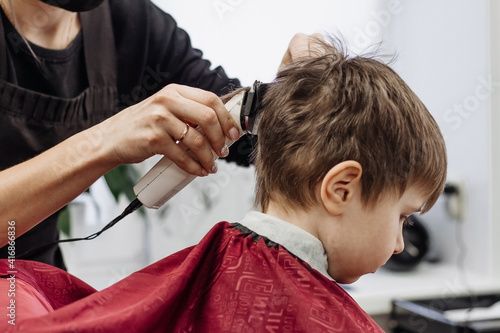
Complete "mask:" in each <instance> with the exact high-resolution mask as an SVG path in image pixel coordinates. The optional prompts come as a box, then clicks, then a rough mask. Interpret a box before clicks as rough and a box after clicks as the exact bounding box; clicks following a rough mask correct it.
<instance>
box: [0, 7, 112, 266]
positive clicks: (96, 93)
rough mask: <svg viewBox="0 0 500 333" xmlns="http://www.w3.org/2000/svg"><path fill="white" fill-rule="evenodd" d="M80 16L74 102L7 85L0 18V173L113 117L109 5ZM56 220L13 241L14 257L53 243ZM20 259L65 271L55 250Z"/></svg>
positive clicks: (3, 254) (2, 251) (4, 254)
mask: <svg viewBox="0 0 500 333" xmlns="http://www.w3.org/2000/svg"><path fill="white" fill-rule="evenodd" d="M79 15H80V20H81V25H82V33H83V47H84V55H85V66H86V69H87V78H88V82H89V87H88V88H87V89H85V90H84V91H83V92H82V93H81V94H79V95H78V96H77V97H75V98H59V97H54V96H49V95H45V94H40V93H38V92H36V91H32V90H27V89H24V88H21V87H18V86H16V85H14V84H11V83H9V82H8V78H9V66H12V63H11V62H10V61H9V58H8V56H9V54H8V53H9V52H7V45H6V40H5V33H4V29H3V22H2V21H1V17H0V170H3V169H6V168H8V167H10V166H12V165H15V164H18V163H20V162H22V161H25V160H27V159H29V158H31V157H33V156H35V155H38V154H40V153H41V152H43V151H45V150H47V149H48V148H50V147H52V146H54V145H56V144H58V143H59V142H61V141H63V140H65V139H66V138H68V137H70V136H71V135H73V134H75V133H77V132H80V131H82V130H84V129H86V128H88V127H91V126H92V125H94V124H96V123H99V122H101V121H102V120H104V119H106V118H108V117H110V116H111V115H113V114H114V113H116V111H117V110H116V109H115V106H116V101H117V95H118V94H117V91H116V54H115V43H114V38H113V30H112V26H111V15H110V10H109V5H108V2H107V1H106V2H105V3H104V4H103V5H101V6H99V7H98V8H96V9H95V10H92V11H90V12H85V13H80V14H79ZM10 75H12V72H11V73H10ZM0 186H1V184H0ZM24 204H25V205H29V204H30V203H29V201H28V202H25V203H24ZM57 216H58V213H56V214H54V215H52V216H51V217H49V218H47V219H46V220H45V221H43V222H41V223H40V224H38V225H37V226H36V227H34V228H33V229H31V230H30V231H28V232H27V233H26V234H24V235H22V236H20V237H17V239H16V253H17V254H19V255H20V254H22V253H24V252H26V251H27V250H29V249H32V248H35V247H37V246H39V245H41V244H45V243H48V242H50V241H53V240H56V239H58V238H59V232H58V229H57ZM12 219H15V217H14V216H13V217H12ZM0 257H1V258H6V257H7V247H3V248H2V249H0ZM23 259H31V260H36V261H40V262H45V263H48V264H50V265H54V266H57V267H60V268H62V269H65V265H64V261H63V257H62V254H61V251H60V249H59V247H58V246H57V245H56V246H53V247H52V248H49V249H47V250H45V251H44V252H43V253H35V254H33V255H31V256H30V257H27V258H23Z"/></svg>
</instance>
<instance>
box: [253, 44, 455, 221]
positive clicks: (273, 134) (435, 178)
mask: <svg viewBox="0 0 500 333" xmlns="http://www.w3.org/2000/svg"><path fill="white" fill-rule="evenodd" d="M311 49H312V50H315V51H316V52H318V54H317V56H315V57H312V58H303V59H301V60H299V61H295V62H293V63H292V64H291V65H289V66H288V67H286V68H284V69H283V70H281V71H280V72H279V73H278V75H277V77H276V79H275V81H273V82H272V83H270V84H269V85H268V88H267V91H266V94H265V96H264V100H263V104H262V116H261V118H260V121H259V128H258V136H257V137H258V146H257V154H256V159H255V166H256V174H257V187H256V205H260V206H261V208H262V209H263V211H266V209H267V207H268V205H269V202H270V201H271V200H272V201H273V202H277V203H279V204H281V205H282V206H283V207H284V208H286V207H290V206H300V207H302V208H305V209H307V208H308V207H311V206H312V205H313V204H316V203H317V197H316V193H315V190H316V188H317V184H318V183H319V182H321V181H322V179H323V177H324V176H325V175H326V173H327V172H328V171H329V170H330V169H331V168H332V167H333V166H335V165H336V164H338V163H341V162H343V161H347V160H354V161H357V162H359V163H360V164H361V166H362V168H363V172H362V176H361V184H362V200H363V202H364V203H365V204H366V205H368V206H373V205H374V204H376V203H377V201H378V199H379V198H380V197H381V195H387V194H392V195H399V196H401V195H402V194H403V193H404V191H405V190H406V188H407V187H408V186H411V185H416V186H418V187H419V189H421V190H422V191H423V193H424V194H427V195H428V196H427V201H426V202H425V204H424V206H423V207H422V210H421V212H426V211H428V210H429V209H430V208H431V207H432V206H433V205H434V203H435V202H436V200H437V199H438V197H439V196H440V195H441V193H442V190H443V187H444V183H445V179H446V169H447V160H446V148H445V143H444V140H443V137H442V135H441V132H440V130H439V128H438V126H437V124H436V122H435V121H434V119H433V117H432V116H431V114H430V113H429V112H428V110H427V109H426V107H425V106H424V104H423V103H422V102H421V101H420V100H419V98H418V97H417V96H416V95H415V94H414V93H413V92H412V91H411V89H410V88H409V87H408V86H407V85H406V83H405V82H404V81H403V80H402V79H401V78H400V77H399V76H398V74H396V72H394V71H393V70H392V69H391V68H390V67H388V66H387V65H385V64H383V63H382V62H380V61H379V60H376V59H375V58H374V57H372V56H352V57H350V56H348V55H347V54H346V52H345V50H344V48H343V47H342V43H340V42H339V41H338V40H334V39H333V38H332V40H331V41H330V42H325V41H322V40H317V42H316V44H315V45H313V47H312V48H311Z"/></svg>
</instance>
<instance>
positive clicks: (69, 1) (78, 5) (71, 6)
mask: <svg viewBox="0 0 500 333" xmlns="http://www.w3.org/2000/svg"><path fill="white" fill-rule="evenodd" d="M41 1H42V2H45V3H46V4H49V5H51V6H54V7H59V8H62V9H66V10H69V11H70V12H86V11H89V10H92V9H94V8H97V7H99V5H100V4H102V3H103V2H104V0H41Z"/></svg>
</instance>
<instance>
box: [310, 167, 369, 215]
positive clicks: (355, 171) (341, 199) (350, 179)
mask: <svg viewBox="0 0 500 333" xmlns="http://www.w3.org/2000/svg"><path fill="white" fill-rule="evenodd" d="M362 173H363V168H362V167H361V164H359V163H358V162H356V161H344V162H341V163H339V164H337V165H335V166H334V167H333V168H331V169H330V170H329V171H328V172H327V174H326V175H325V177H323V181H322V182H321V189H320V191H321V193H320V195H321V201H322V202H323V205H324V206H325V208H326V210H327V211H328V212H329V213H330V214H332V215H339V214H341V213H342V211H343V209H344V207H345V206H346V203H348V202H349V201H350V200H351V198H352V197H353V195H354V193H355V192H356V191H360V190H361V174H362Z"/></svg>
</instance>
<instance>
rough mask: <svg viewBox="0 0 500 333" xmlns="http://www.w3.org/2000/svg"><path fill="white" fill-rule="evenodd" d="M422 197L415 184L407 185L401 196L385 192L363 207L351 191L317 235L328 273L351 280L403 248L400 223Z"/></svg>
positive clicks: (414, 209)
mask: <svg viewBox="0 0 500 333" xmlns="http://www.w3.org/2000/svg"><path fill="white" fill-rule="evenodd" d="M425 199H426V198H425V197H424V196H423V195H422V194H421V193H420V191H418V189H417V188H416V187H410V188H408V189H407V190H406V191H405V193H404V194H403V196H402V197H401V198H396V197H394V196H389V197H387V196H386V197H385V198H384V197H383V198H381V199H380V200H379V202H378V203H377V204H376V205H375V206H374V207H373V208H366V207H365V205H364V204H363V203H362V201H361V197H360V196H359V195H354V196H353V197H352V198H351V201H350V202H349V205H348V206H347V207H346V209H345V211H344V212H343V214H342V216H341V217H339V220H338V221H337V222H336V223H332V224H331V227H329V228H327V229H326V230H323V232H321V233H320V235H319V238H320V240H321V241H322V243H323V246H324V247H325V249H326V253H327V257H328V265H329V267H328V273H329V274H330V275H331V276H332V277H333V278H334V279H335V280H336V281H337V282H339V283H352V282H354V281H356V280H357V279H359V278H360V277H361V276H362V275H364V274H367V273H374V272H375V271H376V270H377V269H379V268H380V267H382V266H383V265H384V264H385V263H386V262H387V260H389V258H390V257H391V256H392V255H393V254H395V253H399V252H401V251H402V250H403V248H404V242H403V235H402V229H403V223H404V221H405V219H406V217H408V216H409V215H411V214H413V213H415V212H417V211H419V210H420V207H422V205H423V204H424V202H425Z"/></svg>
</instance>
